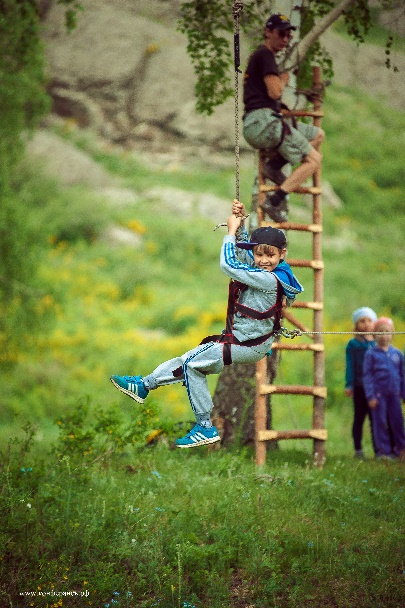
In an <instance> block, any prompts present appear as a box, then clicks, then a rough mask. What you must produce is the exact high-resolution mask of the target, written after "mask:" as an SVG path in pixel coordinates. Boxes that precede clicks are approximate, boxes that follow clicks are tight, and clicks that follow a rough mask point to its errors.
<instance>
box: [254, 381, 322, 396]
mask: <svg viewBox="0 0 405 608" xmlns="http://www.w3.org/2000/svg"><path fill="white" fill-rule="evenodd" d="M259 393H260V395H313V396H314V397H324V398H325V399H326V393H327V389H326V386H300V385H298V384H297V385H290V386H275V385H274V384H261V385H260V387H259Z"/></svg>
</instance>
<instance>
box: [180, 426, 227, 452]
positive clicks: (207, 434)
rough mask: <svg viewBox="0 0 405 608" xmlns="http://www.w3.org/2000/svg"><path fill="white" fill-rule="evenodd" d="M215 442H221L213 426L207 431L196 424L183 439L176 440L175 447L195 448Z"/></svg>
mask: <svg viewBox="0 0 405 608" xmlns="http://www.w3.org/2000/svg"><path fill="white" fill-rule="evenodd" d="M217 441H221V438H220V436H219V435H218V431H217V429H216V428H215V426H212V427H211V428H209V429H207V428H205V427H204V426H201V425H200V424H196V425H195V427H194V428H192V429H191V431H189V432H188V433H187V435H186V436H185V437H182V438H181V439H177V440H176V442H175V445H176V447H178V448H196V447H197V446H199V445H207V444H209V443H216V442H217Z"/></svg>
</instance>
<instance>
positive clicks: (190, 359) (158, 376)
mask: <svg viewBox="0 0 405 608" xmlns="http://www.w3.org/2000/svg"><path fill="white" fill-rule="evenodd" d="M272 342H273V339H272V338H270V339H269V340H267V341H266V342H264V343H263V344H260V345H259V346H253V347H247V346H239V345H236V344H232V347H231V348H232V362H233V363H256V362H257V361H259V360H260V359H262V358H263V357H264V356H265V355H266V353H267V352H268V351H269V350H270V348H271V344H272ZM222 348H223V344H220V343H218V342H208V343H207V344H200V345H199V346H197V347H196V348H193V350H190V351H188V352H187V353H185V354H184V355H182V356H181V357H175V358H174V359H170V360H169V361H165V362H164V363H161V364H160V365H159V366H158V367H157V368H156V369H155V370H154V371H153V372H152V373H151V374H150V375H149V376H145V377H144V378H143V382H144V384H145V386H146V388H147V389H148V390H153V389H155V388H158V387H159V386H164V385H166V384H175V383H176V382H184V384H185V386H186V389H187V394H188V398H189V400H190V404H191V407H192V410H193V412H194V414H196V415H209V413H210V412H211V410H212V408H213V402H212V398H211V395H210V392H209V390H208V383H207V375H208V374H219V373H220V372H221V371H222V369H223V368H224V362H223V359H222ZM179 367H181V368H182V370H183V374H182V375H180V376H177V377H175V376H173V371H174V370H175V369H178V368H179Z"/></svg>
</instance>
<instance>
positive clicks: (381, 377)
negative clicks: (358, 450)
mask: <svg viewBox="0 0 405 608" xmlns="http://www.w3.org/2000/svg"><path fill="white" fill-rule="evenodd" d="M393 331H394V324H393V322H392V320H391V319H388V318H387V317H380V318H379V319H378V320H377V322H376V323H375V326H374V338H375V340H376V342H377V345H376V346H375V347H374V348H372V349H371V350H369V351H367V352H366V354H365V357H364V364H363V380H364V390H365V393H366V397H367V400H368V404H369V406H370V408H371V415H372V420H373V436H374V443H375V447H376V453H377V457H380V458H393V457H394V458H395V457H397V456H401V457H403V456H404V454H405V430H404V417H403V413H402V408H401V399H402V400H403V401H405V380H404V358H403V355H402V353H401V351H400V350H398V348H395V347H394V346H392V344H391V340H392V332H393ZM379 332H383V333H379ZM390 431H391V435H390ZM391 442H392V443H393V447H391Z"/></svg>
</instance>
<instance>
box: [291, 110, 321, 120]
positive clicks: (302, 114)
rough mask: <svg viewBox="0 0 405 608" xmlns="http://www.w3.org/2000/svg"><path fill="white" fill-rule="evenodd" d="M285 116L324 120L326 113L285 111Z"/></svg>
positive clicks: (319, 111) (317, 111)
mask: <svg viewBox="0 0 405 608" xmlns="http://www.w3.org/2000/svg"><path fill="white" fill-rule="evenodd" d="M281 113H282V114H284V116H287V117H288V116H313V118H322V117H323V116H325V115H324V113H323V112H322V110H285V111H284V112H283V111H281Z"/></svg>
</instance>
